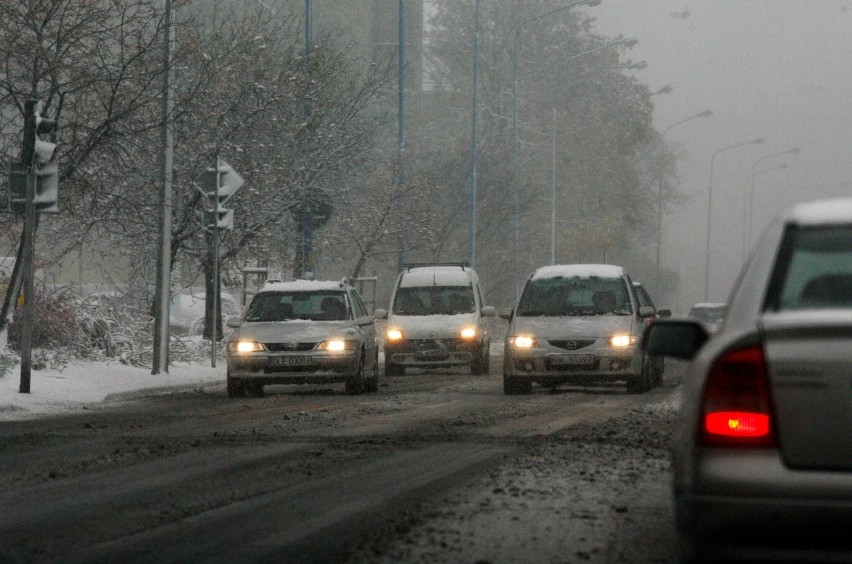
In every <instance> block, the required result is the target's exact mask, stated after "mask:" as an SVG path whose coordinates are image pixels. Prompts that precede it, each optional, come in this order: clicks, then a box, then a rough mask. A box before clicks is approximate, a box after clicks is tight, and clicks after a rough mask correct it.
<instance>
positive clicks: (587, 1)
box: [511, 0, 601, 301]
mask: <svg viewBox="0 0 852 564" xmlns="http://www.w3.org/2000/svg"><path fill="white" fill-rule="evenodd" d="M600 3H601V0H580V1H578V2H571V3H570V4H565V5H564V6H559V7H558V8H554V9H552V10H548V11H546V12H543V13H541V14H538V15H536V16H532V17H529V18H527V19H525V20H522V21H521V22H520V23H518V25H516V26H515V29H514V31H513V32H512V163H511V167H512V192H513V198H514V199H513V205H512V216H513V223H514V231H515V236H514V244H513V249H512V288H513V297H514V301H517V300H518V232H519V230H520V225H519V223H518V51H519V49H520V44H521V32H522V31H523V29H524V26H525V25H527V24H529V23H530V22H533V21H536V20H540V19H541V18H545V17H547V16H549V15H551V14H555V13H556V12H561V11H563V10H569V9H571V8H574V7H575V6H582V5H585V6H590V7H591V6H597V5H598V4H600Z"/></svg>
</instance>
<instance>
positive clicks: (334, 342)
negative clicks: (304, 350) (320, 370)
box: [317, 339, 355, 352]
mask: <svg viewBox="0 0 852 564" xmlns="http://www.w3.org/2000/svg"><path fill="white" fill-rule="evenodd" d="M317 348H318V349H320V350H321V351H329V352H340V351H351V350H352V349H354V348H355V341H348V340H343V339H329V340H328V341H323V342H322V343H320V344H319V346H318V347H317Z"/></svg>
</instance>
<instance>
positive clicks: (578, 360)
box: [550, 354, 597, 366]
mask: <svg viewBox="0 0 852 564" xmlns="http://www.w3.org/2000/svg"><path fill="white" fill-rule="evenodd" d="M596 360H597V358H596V357H595V355H593V354H562V355H558V356H551V357H550V363H551V364H556V365H559V366H591V365H593V364H594V363H595V361H596Z"/></svg>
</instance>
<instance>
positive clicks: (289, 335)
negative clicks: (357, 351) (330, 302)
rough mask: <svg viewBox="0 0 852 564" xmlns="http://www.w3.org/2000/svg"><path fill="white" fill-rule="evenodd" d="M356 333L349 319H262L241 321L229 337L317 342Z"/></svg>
mask: <svg viewBox="0 0 852 564" xmlns="http://www.w3.org/2000/svg"><path fill="white" fill-rule="evenodd" d="M356 333H357V331H356V329H355V327H354V325H353V324H352V323H351V322H349V321H304V320H292V321H264V322H248V323H243V325H242V326H241V327H239V328H238V329H237V330H236V331H234V333H233V334H232V335H231V337H230V339H231V340H232V341H235V340H238V339H246V340H252V341H259V342H261V343H271V342H281V341H298V342H315V343H319V342H321V341H324V340H326V339H328V338H345V337H347V336H353V337H354V335H355V334H356Z"/></svg>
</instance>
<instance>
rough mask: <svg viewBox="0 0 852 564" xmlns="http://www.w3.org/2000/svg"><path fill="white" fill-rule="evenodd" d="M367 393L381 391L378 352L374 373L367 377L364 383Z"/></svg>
mask: <svg viewBox="0 0 852 564" xmlns="http://www.w3.org/2000/svg"><path fill="white" fill-rule="evenodd" d="M364 386H365V388H366V390H367V393H370V394H374V393H376V392H378V391H379V355H378V354H376V360H375V362H374V363H373V375H372V376H370V377H369V378H367V380H366V382H365V384H364Z"/></svg>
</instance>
